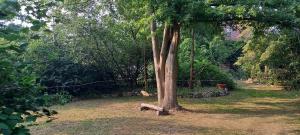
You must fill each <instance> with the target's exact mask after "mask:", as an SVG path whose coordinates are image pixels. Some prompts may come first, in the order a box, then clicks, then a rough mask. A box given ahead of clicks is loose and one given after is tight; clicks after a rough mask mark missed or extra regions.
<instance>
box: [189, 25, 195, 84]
mask: <svg viewBox="0 0 300 135" xmlns="http://www.w3.org/2000/svg"><path fill="white" fill-rule="evenodd" d="M194 59H195V31H194V29H192V46H191V59H190V80H189V88H190V89H193V87H194V86H193V79H194Z"/></svg>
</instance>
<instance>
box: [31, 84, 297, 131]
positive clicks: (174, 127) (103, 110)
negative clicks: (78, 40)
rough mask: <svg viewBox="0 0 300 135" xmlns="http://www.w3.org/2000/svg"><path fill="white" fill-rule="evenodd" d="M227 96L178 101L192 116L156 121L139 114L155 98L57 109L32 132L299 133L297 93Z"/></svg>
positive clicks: (252, 89) (248, 88)
mask: <svg viewBox="0 0 300 135" xmlns="http://www.w3.org/2000/svg"><path fill="white" fill-rule="evenodd" d="M242 87H243V88H244V89H241V90H237V91H234V92H232V93H231V94H230V96H226V97H219V98H207V99H179V102H180V104H181V105H182V106H183V107H185V108H187V109H189V110H191V112H176V113H174V114H172V115H170V116H162V117H158V116H156V115H155V113H154V112H152V111H147V112H140V111H139V109H138V108H139V105H140V103H142V102H146V103H155V99H154V98H143V97H123V98H113V99H96V100H86V101H77V102H73V103H70V104H68V105H65V106H55V107H54V108H55V109H56V110H57V111H58V112H59V114H58V115H57V116H56V117H57V119H56V120H54V121H53V122H50V123H43V124H40V125H38V126H33V127H31V132H32V134H33V135H110V134H113V135H157V134H159V135H173V134H174V135H175V134H176V135H196V134H199V135H201V134H204V135H244V134H245V135H246V134H247V135H248V134H251V135H281V134H283V135H285V134H300V130H299V129H300V92H287V91H282V90H279V89H278V88H275V87H265V86H256V85H243V86H242Z"/></svg>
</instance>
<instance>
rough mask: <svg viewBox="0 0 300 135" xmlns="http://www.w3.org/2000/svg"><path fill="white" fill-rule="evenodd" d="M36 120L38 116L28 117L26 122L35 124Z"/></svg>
mask: <svg viewBox="0 0 300 135" xmlns="http://www.w3.org/2000/svg"><path fill="white" fill-rule="evenodd" d="M36 119H37V117H36V116H28V117H27V118H26V122H35V121H36Z"/></svg>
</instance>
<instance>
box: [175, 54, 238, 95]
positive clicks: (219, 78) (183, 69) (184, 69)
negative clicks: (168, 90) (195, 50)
mask: <svg viewBox="0 0 300 135" xmlns="http://www.w3.org/2000/svg"><path fill="white" fill-rule="evenodd" d="M194 69H195V80H200V81H201V84H200V85H201V86H213V87H215V86H216V84H218V83H225V84H226V85H227V87H228V88H229V89H234V88H235V83H234V81H233V77H232V76H231V75H230V74H229V73H226V72H225V71H223V70H222V69H220V68H219V67H218V66H216V65H213V64H211V63H210V62H208V61H205V60H204V61H197V62H196V63H195V67H194ZM179 78H180V79H182V80H188V79H189V66H187V64H182V65H180V67H179Z"/></svg>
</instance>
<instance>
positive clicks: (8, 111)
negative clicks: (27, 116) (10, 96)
mask: <svg viewBox="0 0 300 135" xmlns="http://www.w3.org/2000/svg"><path fill="white" fill-rule="evenodd" d="M3 112H4V113H5V114H12V113H13V112H14V110H13V109H11V108H4V109H3Z"/></svg>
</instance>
